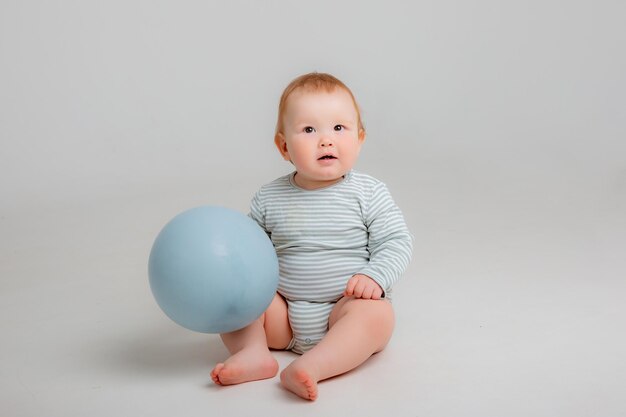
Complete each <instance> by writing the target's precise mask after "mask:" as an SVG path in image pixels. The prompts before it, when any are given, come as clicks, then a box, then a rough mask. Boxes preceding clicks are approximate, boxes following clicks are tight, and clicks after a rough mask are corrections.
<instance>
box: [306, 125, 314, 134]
mask: <svg viewBox="0 0 626 417" xmlns="http://www.w3.org/2000/svg"><path fill="white" fill-rule="evenodd" d="M304 131H305V132H306V133H313V132H315V128H314V127H311V126H307V127H305V128H304Z"/></svg>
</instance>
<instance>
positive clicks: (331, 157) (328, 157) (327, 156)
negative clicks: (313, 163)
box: [317, 155, 337, 161]
mask: <svg viewBox="0 0 626 417" xmlns="http://www.w3.org/2000/svg"><path fill="white" fill-rule="evenodd" d="M323 159H337V158H336V157H334V156H332V155H324V156H322V157H321V158H317V160H318V161H321V160H323Z"/></svg>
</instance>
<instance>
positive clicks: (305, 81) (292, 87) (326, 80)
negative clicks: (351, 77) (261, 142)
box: [276, 72, 365, 134]
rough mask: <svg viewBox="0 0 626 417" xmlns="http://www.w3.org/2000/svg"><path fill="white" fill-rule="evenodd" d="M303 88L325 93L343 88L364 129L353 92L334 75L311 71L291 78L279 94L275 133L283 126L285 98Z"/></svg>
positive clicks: (285, 106)
mask: <svg viewBox="0 0 626 417" xmlns="http://www.w3.org/2000/svg"><path fill="white" fill-rule="evenodd" d="M300 88H301V89H303V90H305V91H308V92H318V91H325V92H327V93H332V92H333V91H335V90H336V89H337V88H341V89H343V90H345V91H346V92H347V93H348V94H350V97H351V98H352V102H353V103H354V108H355V109H356V114H357V119H358V124H359V130H365V128H364V127H363V122H362V121H361V111H360V109H359V105H358V104H357V102H356V99H355V98H354V94H352V91H350V89H349V88H348V86H347V85H345V84H344V83H343V82H341V81H340V80H339V79H337V78H336V77H334V76H332V75H330V74H325V73H323V72H311V73H309V74H304V75H301V76H299V77H298V78H296V79H295V80H293V81H292V82H290V83H289V85H288V86H287V87H286V88H285V90H284V91H283V94H282V95H281V96H280V102H279V104H278V121H277V123H276V134H278V133H281V132H282V128H283V116H284V114H285V110H286V108H287V99H288V98H289V96H290V95H291V93H293V92H294V91H296V90H298V89H300Z"/></svg>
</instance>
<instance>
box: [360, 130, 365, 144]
mask: <svg viewBox="0 0 626 417" xmlns="http://www.w3.org/2000/svg"><path fill="white" fill-rule="evenodd" d="M365 136H366V134H365V129H359V144H361V145H362V144H363V142H365Z"/></svg>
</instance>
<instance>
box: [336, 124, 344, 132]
mask: <svg viewBox="0 0 626 417" xmlns="http://www.w3.org/2000/svg"><path fill="white" fill-rule="evenodd" d="M334 129H335V130H336V131H337V132H340V131H342V130H343V129H345V128H344V127H343V126H342V125H335V127H334Z"/></svg>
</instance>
